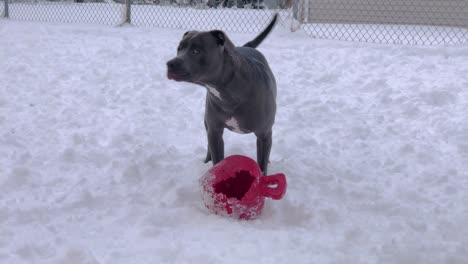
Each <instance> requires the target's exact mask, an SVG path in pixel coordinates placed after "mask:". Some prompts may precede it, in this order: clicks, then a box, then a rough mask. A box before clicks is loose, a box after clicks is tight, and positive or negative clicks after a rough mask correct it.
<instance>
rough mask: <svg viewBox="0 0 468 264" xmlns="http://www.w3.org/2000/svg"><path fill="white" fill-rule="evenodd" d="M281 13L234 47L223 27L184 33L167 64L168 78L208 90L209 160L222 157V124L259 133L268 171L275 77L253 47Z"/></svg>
mask: <svg viewBox="0 0 468 264" xmlns="http://www.w3.org/2000/svg"><path fill="white" fill-rule="evenodd" d="M277 18H278V14H275V16H274V17H273V19H272V21H271V22H270V24H269V25H268V26H267V27H266V28H265V29H264V30H263V32H262V33H260V34H259V35H258V36H257V37H256V38H255V39H254V40H252V41H249V42H247V43H246V44H245V45H244V46H242V47H235V46H234V44H233V43H232V42H231V40H229V38H228V37H227V35H226V34H225V33H224V32H223V31H221V30H212V31H202V32H199V31H189V32H186V33H185V34H184V36H183V38H182V40H181V41H180V43H179V46H178V48H177V56H176V57H175V58H174V59H172V60H170V61H168V62H167V77H168V78H169V79H171V80H175V81H183V82H189V83H194V84H198V85H202V86H204V87H206V88H207V89H208V92H207V95H206V106H205V128H206V132H207V135H208V152H207V155H206V159H205V163H206V162H209V161H210V160H211V161H213V164H216V163H218V162H219V161H221V160H222V159H224V141H223V132H224V128H228V129H229V130H231V131H234V132H237V133H242V134H246V133H255V135H256V137H257V163H258V165H259V167H260V169H261V170H262V171H263V173H264V174H266V173H267V167H268V162H269V157H270V151H271V144H272V127H273V123H274V122H275V114H276V81H275V77H274V76H273V73H272V72H271V70H270V67H269V66H268V62H267V60H266V59H265V57H264V56H263V55H262V54H261V53H260V52H259V51H258V50H257V49H255V48H256V47H257V46H258V45H259V44H260V43H261V42H262V41H263V40H264V39H265V38H266V37H267V35H268V34H269V33H270V31H271V30H272V29H273V27H274V25H275V23H276V20H277Z"/></svg>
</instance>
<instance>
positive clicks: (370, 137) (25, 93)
mask: <svg viewBox="0 0 468 264" xmlns="http://www.w3.org/2000/svg"><path fill="white" fill-rule="evenodd" d="M185 31H186V30H169V29H157V28H140V27H131V26H126V27H109V26H98V25H83V24H69V25H64V24H57V23H40V22H21V21H15V20H0V36H1V37H0V85H1V86H0V263H39V264H40V263H67V264H70V263H71V264H91V263H92V264H95V263H101V264H104V263H113V264H114V263H133V264H140V263H259V264H260V263H466V260H467V259H468V247H467V245H468V229H467V228H466V223H467V222H468V205H467V201H468V192H466V190H467V189H468V163H467V162H466V161H467V160H468V115H467V111H468V89H467V87H468V45H467V44H460V45H453V46H435V47H410V46H398V45H382V44H379V45H377V44H363V43H348V42H340V41H326V40H317V39H312V38H310V37H308V36H306V35H305V34H304V33H302V32H295V33H291V32H289V31H288V28H287V26H284V28H282V27H277V28H276V29H275V31H274V32H273V33H272V34H271V35H270V36H269V38H268V39H267V40H266V41H265V42H264V43H262V45H261V46H260V47H259V49H260V50H261V51H262V52H263V53H264V55H265V56H266V58H267V59H268V60H269V63H270V66H271V68H272V70H273V72H274V73H275V75H276V79H277V83H278V112H277V118H276V123H275V126H274V132H273V134H274V135H273V149H272V154H271V163H270V167H269V172H270V173H271V174H275V173H280V172H282V173H284V174H286V177H287V180H288V190H287V193H286V195H285V197H284V198H283V199H282V200H279V201H273V200H270V199H268V200H267V201H266V204H265V209H264V212H263V215H262V216H261V217H260V219H258V220H254V221H237V220H234V219H230V218H226V217H221V216H217V215H213V214H211V213H210V211H208V209H206V208H205V207H204V205H203V202H202V198H201V197H202V195H201V193H200V191H199V189H200V187H199V185H198V179H199V177H201V176H202V175H203V174H204V173H205V172H206V171H207V170H208V169H209V168H210V165H209V164H204V163H203V162H202V160H203V159H204V157H205V154H206V135H205V130H204V126H203V111H204V99H205V95H206V92H207V91H206V89H205V88H203V87H197V86H195V85H190V84H184V83H178V82H174V81H169V80H167V78H166V72H165V62H166V61H167V60H169V59H170V58H172V57H173V56H174V55H175V52H176V46H177V43H178V41H179V40H180V39H181V36H182V34H183V33H184V32H185ZM229 36H230V37H231V39H232V40H233V41H234V43H237V44H243V43H245V42H246V41H248V40H250V39H252V38H253V37H254V36H255V34H253V33H252V34H239V33H237V34H235V33H230V34H229ZM224 137H225V143H226V155H233V154H241V155H246V156H249V157H252V158H255V153H256V150H255V137H254V136H253V135H252V134H249V135H239V134H237V133H233V132H230V131H227V130H226V132H225V136H224Z"/></svg>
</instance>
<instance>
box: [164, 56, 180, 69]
mask: <svg viewBox="0 0 468 264" xmlns="http://www.w3.org/2000/svg"><path fill="white" fill-rule="evenodd" d="M178 65H180V62H179V60H178V59H172V60H170V61H168V62H167V68H168V69H169V70H175V69H177V68H178Z"/></svg>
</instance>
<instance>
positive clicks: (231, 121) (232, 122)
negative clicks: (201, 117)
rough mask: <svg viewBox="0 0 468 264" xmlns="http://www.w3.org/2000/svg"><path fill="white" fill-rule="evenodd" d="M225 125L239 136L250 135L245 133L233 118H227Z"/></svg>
mask: <svg viewBox="0 0 468 264" xmlns="http://www.w3.org/2000/svg"><path fill="white" fill-rule="evenodd" d="M225 124H226V127H227V128H228V129H229V130H231V131H233V132H236V133H239V134H247V133H250V132H249V131H246V130H244V129H242V128H241V127H240V125H239V122H238V121H237V119H236V118H235V117H231V118H228V119H227V120H226V122H225Z"/></svg>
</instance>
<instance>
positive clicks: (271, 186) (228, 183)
mask: <svg viewBox="0 0 468 264" xmlns="http://www.w3.org/2000/svg"><path fill="white" fill-rule="evenodd" d="M200 185H201V189H202V195H203V202H204V203H205V205H206V207H207V208H208V209H210V210H211V211H212V212H214V213H215V214H219V215H225V216H230V217H234V218H238V219H245V220H250V219H255V218H257V217H258V216H260V215H261V213H262V210H263V206H264V204H265V197H269V198H272V199H275V200H279V199H281V198H283V196H284V194H285V193H286V185H287V184H286V177H285V175H284V174H282V173H279V174H275V175H271V176H265V175H263V173H262V171H261V170H260V168H259V167H258V165H257V163H256V162H255V161H254V160H253V159H251V158H248V157H245V156H240V155H234V156H230V157H227V158H225V159H224V160H222V161H220V162H219V163H218V164H216V165H215V166H213V167H212V168H211V169H210V170H209V171H208V172H207V173H205V175H203V176H202V177H201V178H200Z"/></svg>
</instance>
